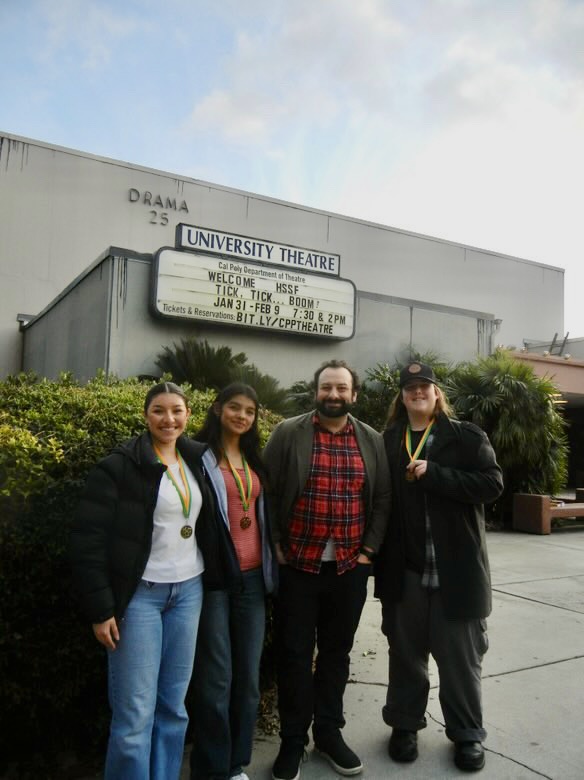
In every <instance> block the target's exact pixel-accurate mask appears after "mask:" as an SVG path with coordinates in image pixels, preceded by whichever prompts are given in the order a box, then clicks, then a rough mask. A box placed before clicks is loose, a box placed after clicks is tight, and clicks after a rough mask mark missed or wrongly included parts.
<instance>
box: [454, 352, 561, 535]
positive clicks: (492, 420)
mask: <svg viewBox="0 0 584 780" xmlns="http://www.w3.org/2000/svg"><path fill="white" fill-rule="evenodd" d="M446 386H447V392H448V396H449V398H450V401H451V402H452V404H453V406H454V409H455V411H456V413H457V415H458V416H459V417H460V418H461V419H464V420H469V421H470V422H474V423H476V425H478V426H479V427H480V428H482V429H483V430H484V431H485V432H486V433H487V435H488V436H489V439H490V440H491V444H492V445H493V448H494V450H495V452H496V453H497V460H498V462H499V465H500V466H501V468H502V469H503V478H504V483H505V491H504V493H503V496H502V497H501V499H500V500H499V501H498V502H497V504H496V505H495V510H496V515H497V516H498V519H499V520H504V521H505V522H506V523H507V524H508V523H509V521H510V514H511V505H512V496H513V493H540V494H546V493H549V494H554V493H558V492H559V491H560V490H561V489H562V488H563V487H564V485H565V483H566V476H567V464H568V445H567V437H566V423H565V420H564V418H563V417H562V415H561V413H560V412H559V410H558V407H557V406H556V405H555V403H554V397H555V396H556V395H557V388H556V386H555V385H554V384H553V382H552V381H551V380H549V379H545V378H543V379H542V378H540V377H538V376H536V374H535V373H534V371H533V368H532V367H531V366H529V365H527V364H526V363H523V362H522V361H520V360H516V359H515V358H513V356H512V355H510V354H509V353H508V352H506V351H505V350H497V352H496V353H495V354H493V355H491V356H490V357H487V358H479V359H478V360H477V361H475V362H474V363H462V364H460V365H459V366H457V367H456V368H455V369H454V370H453V371H452V372H451V373H450V376H449V377H448V379H447V382H446Z"/></svg>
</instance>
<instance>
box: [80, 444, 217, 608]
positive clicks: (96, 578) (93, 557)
mask: <svg viewBox="0 0 584 780" xmlns="http://www.w3.org/2000/svg"><path fill="white" fill-rule="evenodd" d="M206 446H207V445H205V444H200V443H199V442H195V441H192V440H190V439H187V438H186V437H185V436H181V438H180V439H179V440H178V442H177V447H178V450H179V452H180V453H181V455H182V457H183V458H184V460H185V463H186V464H187V465H188V467H189V468H190V470H191V471H192V473H193V475H194V476H195V479H196V480H197V483H198V485H199V488H200V490H201V493H202V496H203V506H202V508H201V512H200V514H199V517H198V519H197V522H196V525H195V536H194V537H193V540H194V539H195V538H196V541H197V544H198V545H199V548H200V549H201V552H202V553H203V559H204V562H205V574H204V583H205V586H206V587H207V588H209V589H214V588H221V587H224V585H225V581H224V576H225V575H224V571H223V564H222V560H223V551H224V549H225V539H224V531H222V529H221V527H220V524H219V523H218V522H217V520H216V513H215V511H214V504H213V498H212V495H211V491H210V490H209V487H208V485H207V483H206V481H205V479H204V475H203V469H202V465H201V456H202V454H203V452H204V451H205V449H206ZM165 471H166V466H164V465H163V464H161V463H159V462H158V460H157V458H156V455H155V453H154V450H153V448H152V444H151V440H150V436H149V434H147V433H143V434H142V435H140V436H137V437H136V438H134V439H131V440H130V441H128V442H126V443H124V444H122V445H120V446H118V447H116V448H115V449H114V450H112V452H111V453H110V454H109V455H108V456H107V457H105V458H104V459H103V460H101V461H100V462H99V463H98V464H97V465H96V466H95V468H93V469H92V471H91V472H90V474H89V476H88V479H87V483H86V485H85V490H84V492H83V494H82V497H81V501H80V503H79V506H78V508H77V512H76V515H75V519H74V521H73V529H72V533H71V548H70V553H71V561H72V566H73V586H74V589H75V591H76V594H77V596H78V598H79V600H80V602H81V607H82V609H83V611H84V613H85V614H86V616H87V617H88V618H89V620H90V621H91V622H92V623H101V622H103V621H104V620H108V619H109V618H111V617H116V619H119V618H121V617H122V616H123V614H124V612H125V610H126V607H127V606H128V603H129V601H130V599H131V598H132V596H133V595H134V592H135V590H136V587H137V586H138V583H139V582H140V579H141V577H142V574H143V572H144V569H145V567H146V563H147V561H148V557H149V555H150V549H151V546H152V530H153V514H154V508H155V506H156V501H157V498H158V488H159V485H160V480H161V478H162V476H163V474H164V472H165Z"/></svg>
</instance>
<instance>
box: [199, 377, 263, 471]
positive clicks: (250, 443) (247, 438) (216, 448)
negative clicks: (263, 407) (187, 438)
mask: <svg viewBox="0 0 584 780" xmlns="http://www.w3.org/2000/svg"><path fill="white" fill-rule="evenodd" d="M236 395H243V396H245V398H249V400H250V401H253V402H254V404H255V408H256V414H255V417H254V421H253V423H252V425H251V428H250V429H249V431H246V432H245V433H244V434H242V435H241V437H240V439H239V446H240V448H241V451H242V452H243V454H244V455H245V459H246V460H247V462H248V463H249V465H250V466H251V467H252V469H253V470H254V471H255V473H256V474H257V475H258V477H259V478H260V481H261V483H262V484H263V485H266V484H267V475H266V470H265V467H264V464H263V461H262V457H261V454H260V452H261V446H260V435H259V432H258V410H259V405H260V404H259V400H258V396H257V393H256V391H255V390H254V389H253V387H251V386H250V385H246V384H244V383H243V382H232V383H231V384H229V385H227V386H226V387H224V388H223V389H222V390H220V391H219V393H218V394H217V397H216V398H215V400H214V401H213V403H212V404H211V406H210V407H209V408H208V410H207V416H206V417H205V421H204V422H203V425H202V427H201V428H200V429H199V430H198V431H197V432H196V433H195V435H194V437H193V438H194V439H195V440H196V441H202V442H205V443H206V444H208V445H209V447H210V448H211V449H212V450H213V453H214V455H215V457H216V458H217V461H219V460H221V457H222V455H223V450H222V446H221V409H222V408H223V406H224V405H225V404H226V403H227V402H228V401H230V400H231V399H232V398H234V397H235V396H236ZM217 406H219V411H217Z"/></svg>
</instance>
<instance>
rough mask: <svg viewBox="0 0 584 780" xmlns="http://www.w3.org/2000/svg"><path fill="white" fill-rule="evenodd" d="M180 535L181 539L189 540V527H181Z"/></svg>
mask: <svg viewBox="0 0 584 780" xmlns="http://www.w3.org/2000/svg"><path fill="white" fill-rule="evenodd" d="M180 535H181V536H182V538H183V539H190V538H191V536H192V535H193V529H192V528H191V526H190V525H183V527H182V528H181V529H180Z"/></svg>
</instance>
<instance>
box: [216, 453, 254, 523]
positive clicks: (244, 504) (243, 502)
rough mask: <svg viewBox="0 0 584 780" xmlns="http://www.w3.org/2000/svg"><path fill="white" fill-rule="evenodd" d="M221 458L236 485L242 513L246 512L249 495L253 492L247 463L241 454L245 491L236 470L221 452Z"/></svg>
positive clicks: (249, 499) (225, 454)
mask: <svg viewBox="0 0 584 780" xmlns="http://www.w3.org/2000/svg"><path fill="white" fill-rule="evenodd" d="M223 457H224V458H225V460H226V461H227V465H228V466H229V469H230V471H231V473H232V474H233V479H234V480H235V484H236V485H237V490H238V492H239V497H240V498H241V506H242V507H243V511H244V512H247V510H248V509H249V503H250V501H251V493H252V490H253V483H252V479H251V472H250V470H249V466H248V465H247V461H246V459H245V457H244V455H243V452H242V453H241V461H242V463H243V471H244V473H245V486H246V490H244V488H243V480H242V479H241V477H240V476H239V472H238V471H237V469H235V468H234V467H233V465H232V463H231V461H230V460H229V458H228V457H227V453H226V452H225V451H223Z"/></svg>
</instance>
